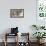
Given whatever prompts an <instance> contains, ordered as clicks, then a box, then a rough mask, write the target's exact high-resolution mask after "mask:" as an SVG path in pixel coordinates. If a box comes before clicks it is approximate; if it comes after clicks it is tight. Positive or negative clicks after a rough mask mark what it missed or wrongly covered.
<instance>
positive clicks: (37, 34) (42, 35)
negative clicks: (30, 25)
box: [33, 32, 46, 43]
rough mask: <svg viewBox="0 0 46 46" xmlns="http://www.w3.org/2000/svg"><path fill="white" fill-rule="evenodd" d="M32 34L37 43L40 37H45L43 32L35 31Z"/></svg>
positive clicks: (45, 34)
mask: <svg viewBox="0 0 46 46" xmlns="http://www.w3.org/2000/svg"><path fill="white" fill-rule="evenodd" d="M33 35H34V36H35V37H36V38H37V41H38V43H41V42H40V40H41V39H42V38H45V37H44V36H46V33H45V32H35V33H34V34H33Z"/></svg>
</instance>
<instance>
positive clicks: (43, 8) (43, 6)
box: [36, 0, 46, 25]
mask: <svg viewBox="0 0 46 46" xmlns="http://www.w3.org/2000/svg"><path fill="white" fill-rule="evenodd" d="M36 7H37V8H36V9H37V14H36V24H37V25H46V24H45V23H46V0H37V4H36Z"/></svg>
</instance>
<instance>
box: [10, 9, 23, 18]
mask: <svg viewBox="0 0 46 46" xmlns="http://www.w3.org/2000/svg"><path fill="white" fill-rule="evenodd" d="M10 18H24V9H10Z"/></svg>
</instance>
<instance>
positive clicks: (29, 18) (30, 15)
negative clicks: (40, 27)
mask: <svg viewBox="0 0 46 46" xmlns="http://www.w3.org/2000/svg"><path fill="white" fill-rule="evenodd" d="M18 8H20V9H21V8H22V9H24V18H10V9H18ZM32 24H36V0H0V34H2V33H4V32H5V30H6V29H8V28H11V27H16V26H17V27H19V31H20V32H30V35H31V32H32V30H31V28H30V26H31V25H32Z"/></svg>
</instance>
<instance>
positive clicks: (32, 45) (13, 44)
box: [0, 42, 46, 46]
mask: <svg viewBox="0 0 46 46" xmlns="http://www.w3.org/2000/svg"><path fill="white" fill-rule="evenodd" d="M0 46H5V45H4V43H3V42H2V43H1V42H0ZM7 46H16V44H15V42H14V43H12V42H10V43H8V45H7ZM21 46H22V45H21ZM24 46H25V45H24ZM30 46H37V43H33V42H32V43H30ZM41 46H46V43H44V45H41Z"/></svg>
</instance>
